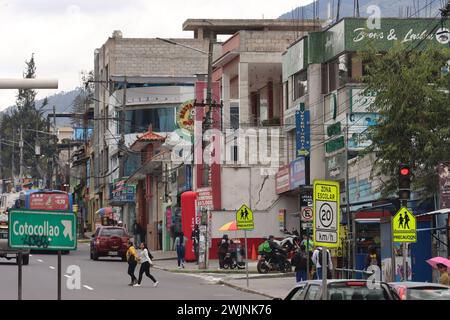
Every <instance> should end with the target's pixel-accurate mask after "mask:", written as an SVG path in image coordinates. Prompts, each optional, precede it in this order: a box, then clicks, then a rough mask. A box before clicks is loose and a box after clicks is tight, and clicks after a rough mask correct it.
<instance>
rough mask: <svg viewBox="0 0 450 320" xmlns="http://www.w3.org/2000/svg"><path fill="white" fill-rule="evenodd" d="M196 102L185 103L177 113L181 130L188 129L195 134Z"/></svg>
mask: <svg viewBox="0 0 450 320" xmlns="http://www.w3.org/2000/svg"><path fill="white" fill-rule="evenodd" d="M194 114H195V107H194V101H193V100H191V101H187V102H185V103H183V104H182V105H181V106H180V107H179V108H178V112H177V124H178V126H179V127H180V129H186V130H188V131H189V132H194V120H195V118H194Z"/></svg>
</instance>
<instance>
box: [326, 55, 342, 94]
mask: <svg viewBox="0 0 450 320" xmlns="http://www.w3.org/2000/svg"><path fill="white" fill-rule="evenodd" d="M338 73H339V61H338V60H333V61H331V62H330V63H328V92H332V91H334V90H336V89H337V85H338V84H337V82H338V79H337V77H338Z"/></svg>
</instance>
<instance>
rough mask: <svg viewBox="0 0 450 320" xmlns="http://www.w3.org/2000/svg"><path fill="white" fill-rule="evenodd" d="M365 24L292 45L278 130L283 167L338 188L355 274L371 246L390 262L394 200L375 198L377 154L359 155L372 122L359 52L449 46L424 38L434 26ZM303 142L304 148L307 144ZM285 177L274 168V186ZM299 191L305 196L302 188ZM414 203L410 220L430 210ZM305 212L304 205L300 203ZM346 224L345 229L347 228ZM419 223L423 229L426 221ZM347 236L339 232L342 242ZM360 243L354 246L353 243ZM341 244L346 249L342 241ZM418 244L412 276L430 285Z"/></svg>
mask: <svg viewBox="0 0 450 320" xmlns="http://www.w3.org/2000/svg"><path fill="white" fill-rule="evenodd" d="M366 22H367V20H366V19H359V18H344V19H342V20H340V21H338V22H337V23H335V24H333V25H331V26H329V27H327V28H326V29H324V30H323V31H319V32H313V33H310V34H308V35H307V36H305V37H303V38H301V39H299V40H298V41H296V42H294V43H292V44H291V46H290V47H289V48H288V50H287V51H286V52H285V53H284V55H283V88H284V89H283V92H284V96H283V114H284V130H285V132H286V135H287V140H288V146H293V147H292V148H288V149H287V155H286V156H287V158H288V161H293V160H295V159H304V161H305V162H306V163H307V166H309V170H307V173H306V174H307V175H309V177H307V179H306V180H309V181H310V183H311V184H312V181H313V180H316V179H326V180H333V181H338V182H340V183H341V188H340V191H341V205H342V206H341V209H342V212H343V214H342V215H341V221H340V222H341V223H342V225H345V228H343V229H344V230H347V228H349V227H350V229H351V230H352V243H353V244H355V246H354V247H353V248H352V257H351V258H350V261H352V264H353V267H356V268H357V269H362V268H363V267H364V256H365V254H366V253H367V250H368V248H369V246H374V247H377V248H378V249H379V250H380V251H381V255H382V258H383V259H385V261H389V262H386V263H390V261H392V260H389V259H390V258H391V253H390V252H391V251H392V250H391V251H390V248H392V246H391V245H390V242H389V239H388V238H389V235H390V220H389V217H390V216H391V214H392V213H395V210H396V208H395V205H394V204H393V203H395V201H392V200H393V199H381V193H380V187H381V186H382V184H381V180H380V179H377V178H375V175H374V174H373V173H374V172H373V169H374V161H375V155H374V154H368V155H366V156H364V157H361V156H358V155H359V151H361V150H363V149H364V148H366V147H367V146H369V145H370V143H371V142H370V141H369V140H368V138H367V135H366V130H367V129H368V128H369V127H370V126H372V125H374V124H376V122H377V119H378V115H377V114H376V113H374V112H373V111H372V109H371V108H370V107H371V106H372V104H373V103H374V101H375V96H374V94H373V93H370V92H367V91H366V90H365V85H364V83H363V82H362V80H363V76H364V75H365V72H366V68H365V62H364V61H363V59H362V57H361V55H360V52H362V51H364V50H367V48H368V46H369V44H371V45H372V46H373V47H374V48H375V49H376V50H378V51H379V52H381V53H382V52H383V51H386V50H388V49H389V48H391V47H392V46H393V45H394V43H395V42H396V41H397V40H398V41H400V42H402V43H406V45H407V46H410V48H413V46H414V45H415V44H416V43H417V42H418V41H421V40H422V39H424V40H423V41H425V43H429V44H432V45H437V46H443V45H448V40H445V39H444V40H443V39H441V38H440V37H439V36H438V35H437V34H436V32H437V31H434V32H433V33H431V34H430V35H428V32H430V28H431V27H432V26H433V25H434V24H436V23H438V20H435V21H433V20H432V19H382V20H381V24H380V28H379V29H369V28H368V26H367V24H366ZM296 118H297V119H296ZM305 141H308V142H309V143H306V144H305ZM305 146H306V148H305ZM288 171H289V170H288V169H287V168H282V169H280V172H279V178H280V179H279V183H280V184H282V183H283V182H285V180H287V177H289V174H288V173H287V172H288ZM308 171H309V172H308ZM308 178H309V179H308ZM283 179H284V180H283ZM347 188H348V195H347V194H346V193H347V192H346V191H347V190H346V189H347ZM304 189H305V191H307V190H308V187H307V186H305V188H304ZM281 191H282V192H281V196H282V197H285V198H288V199H291V201H292V202H295V206H297V210H298V211H303V208H301V207H300V203H301V202H303V201H299V199H298V198H291V197H290V194H289V188H285V189H282V190H281ZM392 198H396V196H395V195H393V197H392ZM413 199H414V198H413ZM416 200H418V199H416ZM421 200H426V199H421ZM419 202H420V201H414V200H413V201H411V202H410V203H409V207H411V208H412V210H413V211H414V213H416V214H417V213H421V212H423V211H427V210H428V211H431V210H433V209H434V204H433V203H432V202H431V203H429V202H427V201H425V203H428V204H427V205H425V206H424V205H422V206H421V207H419ZM347 203H348V204H349V207H350V209H351V211H350V212H351V216H350V217H348V216H347V212H346V210H345V209H346V207H347ZM304 206H305V207H308V206H309V205H308V204H306V203H305V204H304ZM349 220H350V221H351V225H350V226H347V224H348V221H349ZM297 223H300V221H297ZM420 224H422V225H423V227H426V226H429V224H430V221H428V220H427V221H421V222H420ZM303 225H304V226H307V225H308V224H303ZM345 234H346V232H345V231H344V232H342V235H343V237H344V238H345ZM422 235H424V234H422ZM361 239H364V241H362V240H361ZM358 240H360V242H359V243H358V244H356V243H357V242H358ZM343 243H346V242H345V239H344V242H343ZM347 243H348V242H347ZM421 244H422V245H421V247H420V248H419V247H418V246H417V247H413V254H414V255H415V256H416V260H415V261H417V262H413V269H414V270H415V272H417V275H419V274H420V275H421V276H420V277H419V278H420V279H422V280H423V279H430V278H429V277H428V274H429V268H428V269H427V266H426V264H425V263H422V262H424V261H425V260H426V259H425V258H426V256H427V255H429V254H430V250H429V249H430V248H431V246H429V247H428V246H427V245H428V244H430V239H429V237H428V238H427V237H426V236H424V237H422V241H421ZM343 248H344V249H346V248H345V246H344V247H343ZM341 249H342V248H341ZM348 249H349V248H348V247H347V249H346V252H349V251H348ZM336 254H337V255H338V256H342V254H343V252H342V250H338V251H337V252H336ZM344 255H345V252H344ZM419 257H420V258H419ZM419 260H420V261H419ZM388 269H390V268H385V269H384V270H388ZM419 278H417V279H419Z"/></svg>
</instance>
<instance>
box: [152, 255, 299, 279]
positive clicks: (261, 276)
mask: <svg viewBox="0 0 450 320" xmlns="http://www.w3.org/2000/svg"><path fill="white" fill-rule="evenodd" d="M155 261H157V260H155ZM153 268H155V269H159V270H163V271H167V272H172V273H185V274H190V273H191V274H196V273H208V274H224V275H227V274H241V275H242V277H237V278H234V280H242V279H246V278H247V277H246V276H245V271H243V272H239V271H224V270H186V269H184V270H183V269H170V268H166V267H162V266H153ZM249 275H252V276H251V277H250V278H251V279H272V278H273V279H277V278H289V277H293V276H295V273H293V272H291V273H281V274H259V273H258V272H254V271H253V272H249ZM253 275H254V276H253Z"/></svg>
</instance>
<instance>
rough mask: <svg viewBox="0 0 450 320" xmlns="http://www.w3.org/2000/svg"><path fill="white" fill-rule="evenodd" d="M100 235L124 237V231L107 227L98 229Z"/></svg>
mask: <svg viewBox="0 0 450 320" xmlns="http://www.w3.org/2000/svg"><path fill="white" fill-rule="evenodd" d="M100 236H101V237H113V236H116V237H125V236H126V233H125V231H124V230H123V229H112V228H108V229H102V230H101V231H100Z"/></svg>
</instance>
